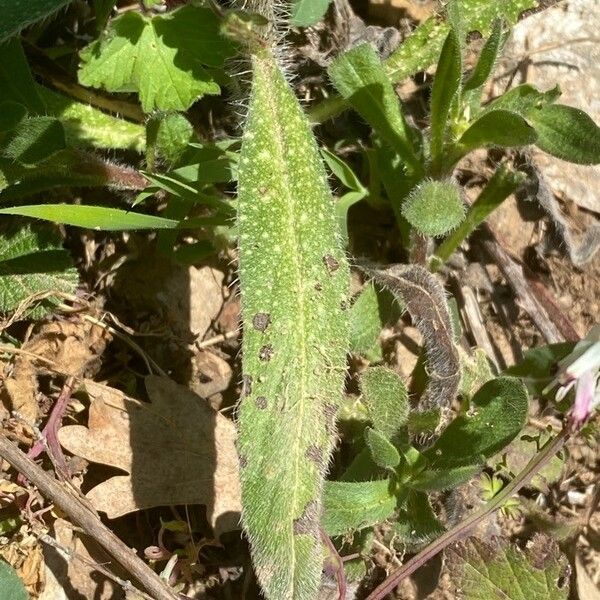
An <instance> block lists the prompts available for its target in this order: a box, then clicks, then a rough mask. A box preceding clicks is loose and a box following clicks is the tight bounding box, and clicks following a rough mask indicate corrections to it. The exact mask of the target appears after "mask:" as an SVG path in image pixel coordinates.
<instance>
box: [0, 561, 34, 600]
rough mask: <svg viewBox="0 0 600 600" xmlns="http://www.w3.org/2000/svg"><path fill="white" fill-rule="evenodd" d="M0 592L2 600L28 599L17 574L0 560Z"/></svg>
mask: <svg viewBox="0 0 600 600" xmlns="http://www.w3.org/2000/svg"><path fill="white" fill-rule="evenodd" d="M0 590H2V600H27V599H28V598H29V594H28V593H27V590H26V589H25V586H24V585H23V582H22V581H21V579H20V578H19V576H18V575H17V572H16V571H15V570H14V569H13V568H12V567H11V566H10V565H9V564H8V563H7V562H5V561H3V560H0Z"/></svg>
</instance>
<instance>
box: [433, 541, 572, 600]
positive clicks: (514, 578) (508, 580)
mask: <svg viewBox="0 0 600 600" xmlns="http://www.w3.org/2000/svg"><path fill="white" fill-rule="evenodd" d="M445 554H446V565H447V568H448V571H449V573H450V581H451V583H452V587H453V588H454V589H455V590H460V597H461V598H463V599H464V600H489V599H490V598H497V599H498V600H566V599H567V598H568V597H569V573H570V568H569V563H568V561H567V559H566V557H565V556H564V555H563V554H562V553H561V552H560V549H559V548H558V545H557V543H556V542H555V541H554V540H553V539H552V538H551V537H549V536H546V535H542V534H536V535H535V537H534V538H533V541H532V542H531V543H530V544H529V545H528V546H527V548H526V550H525V552H523V551H522V550H521V549H520V548H519V547H518V546H516V545H515V544H507V543H506V542H502V541H500V540H499V539H497V538H494V539H493V540H492V542H491V543H486V542H483V541H481V540H478V539H475V538H471V539H470V540H467V541H466V542H459V543H458V544H455V545H453V546H450V547H449V548H448V549H447V550H446V552H445ZM582 600H583V599H582Z"/></svg>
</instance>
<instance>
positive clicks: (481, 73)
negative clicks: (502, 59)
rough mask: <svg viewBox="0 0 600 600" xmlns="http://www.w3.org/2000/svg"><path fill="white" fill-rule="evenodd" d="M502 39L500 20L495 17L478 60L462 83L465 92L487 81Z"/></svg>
mask: <svg viewBox="0 0 600 600" xmlns="http://www.w3.org/2000/svg"><path fill="white" fill-rule="evenodd" d="M503 41H504V35H503V31H502V21H501V20H500V19H496V20H495V21H494V25H493V27H492V32H491V34H490V37H489V38H488V39H487V40H486V42H485V45H484V46H483V50H482V51H481V54H480V55H479V60H478V61H477V64H476V65H475V68H474V69H473V71H472V72H471V74H470V75H469V78H468V79H467V80H466V81H465V83H464V85H463V90H464V91H465V92H468V91H470V90H475V89H477V88H480V87H481V86H482V85H483V84H484V83H485V82H486V81H487V79H488V77H489V76H490V75H491V74H492V71H493V70H494V67H495V65H496V60H497V59H498V54H499V52H500V50H501V48H502V43H503Z"/></svg>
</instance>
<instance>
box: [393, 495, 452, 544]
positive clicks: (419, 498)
mask: <svg viewBox="0 0 600 600" xmlns="http://www.w3.org/2000/svg"><path fill="white" fill-rule="evenodd" d="M393 531H394V533H395V534H396V535H398V536H399V537H400V539H401V540H402V541H403V542H404V543H405V544H407V545H408V546H409V548H415V547H418V546H420V545H421V544H424V543H427V542H429V541H431V540H432V539H433V538H436V537H438V536H440V535H441V534H442V533H443V532H444V526H443V525H442V524H441V523H440V521H439V520H438V518H437V517H436V516H435V513H434V512H433V509H432V508H431V503H430V502H429V498H427V495H426V494H424V493H422V492H415V491H412V490H411V491H410V492H409V493H408V497H407V499H406V506H405V508H404V509H402V510H401V511H400V513H399V515H398V521H397V523H395V524H394V529H393Z"/></svg>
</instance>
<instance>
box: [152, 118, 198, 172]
mask: <svg viewBox="0 0 600 600" xmlns="http://www.w3.org/2000/svg"><path fill="white" fill-rule="evenodd" d="M193 137H194V128H193V127H192V124H191V123H190V122H189V121H188V120H187V119H186V118H185V117H184V116H183V115H180V114H178V113H171V114H168V115H166V116H165V117H164V119H162V120H161V122H160V125H159V126H158V134H157V137H156V147H157V150H158V152H159V154H160V155H161V156H162V157H163V158H165V159H166V160H167V161H169V163H171V164H173V163H176V162H177V160H178V159H179V158H180V157H181V155H182V154H183V153H184V151H185V149H186V148H187V145H188V143H189V142H190V141H191V140H192V139H193Z"/></svg>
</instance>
